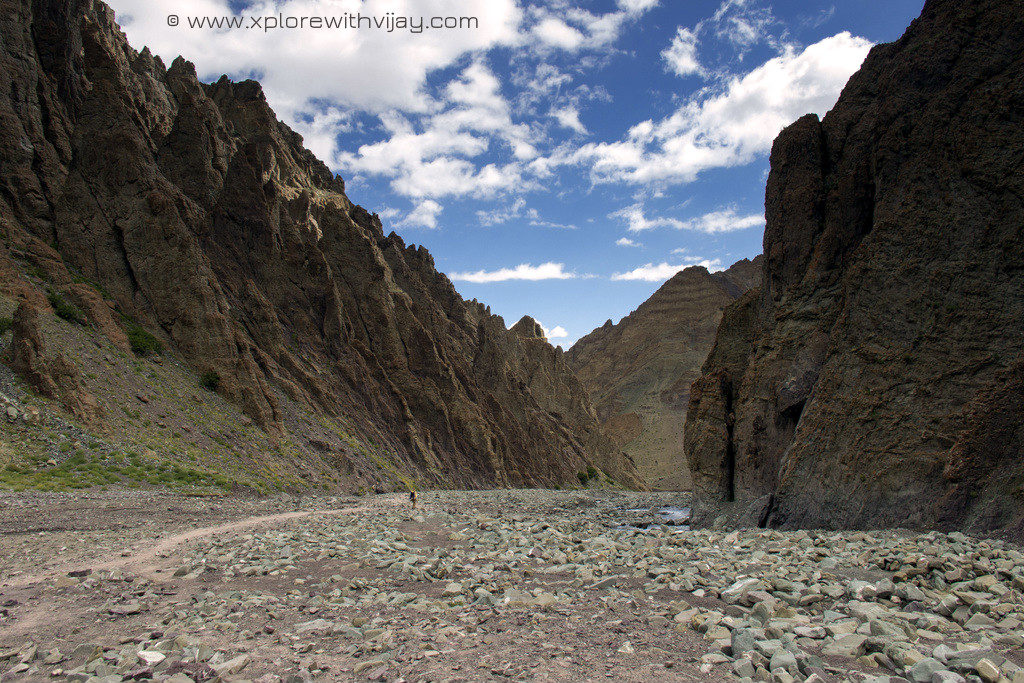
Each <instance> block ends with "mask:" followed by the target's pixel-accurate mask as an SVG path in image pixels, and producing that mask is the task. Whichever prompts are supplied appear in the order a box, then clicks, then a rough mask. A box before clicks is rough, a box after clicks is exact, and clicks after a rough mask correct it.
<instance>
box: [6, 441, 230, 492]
mask: <svg viewBox="0 0 1024 683" xmlns="http://www.w3.org/2000/svg"><path fill="white" fill-rule="evenodd" d="M43 458H44V456H35V457H33V458H32V459H31V460H29V461H28V462H24V463H21V464H8V465H7V466H5V467H3V468H2V469H0V488H7V489H13V490H15V491H24V490H26V489H36V490H39V491H68V490H72V489H86V488H92V487H96V486H108V485H123V486H129V487H138V486H142V485H145V484H150V485H152V486H165V487H170V488H174V489H193V488H217V489H223V490H227V489H230V488H231V486H232V481H231V479H229V478H228V477H226V476H224V475H222V474H218V473H215V472H207V471H203V470H199V469H195V468H192V467H187V466H182V465H179V464H177V463H172V462H162V463H155V462H146V461H145V460H143V459H142V458H140V457H139V456H138V455H137V454H135V453H130V454H128V455H121V454H117V453H112V454H108V455H103V454H98V453H94V452H93V453H90V452H88V451H84V450H77V451H75V452H74V454H73V455H71V457H69V458H67V459H66V460H64V461H63V462H61V463H60V464H59V465H55V466H53V465H49V466H48V465H47V464H46V461H45V460H44V459H43Z"/></svg>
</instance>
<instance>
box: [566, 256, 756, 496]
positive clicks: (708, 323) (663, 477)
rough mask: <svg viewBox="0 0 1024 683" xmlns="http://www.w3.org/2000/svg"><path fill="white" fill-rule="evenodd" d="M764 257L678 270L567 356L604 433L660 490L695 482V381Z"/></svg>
mask: <svg viewBox="0 0 1024 683" xmlns="http://www.w3.org/2000/svg"><path fill="white" fill-rule="evenodd" d="M761 260H762V259H761V257H760V256H759V257H757V258H756V259H754V260H752V261H751V260H747V259H744V260H743V261H740V262H739V263H737V264H735V265H733V266H732V267H731V268H729V269H728V270H727V271H725V272H721V273H714V274H712V273H709V272H708V271H707V269H706V268H703V267H700V266H694V267H692V268H687V269H685V270H683V271H680V272H679V273H677V274H676V275H675V276H673V277H672V278H671V279H670V280H668V282H666V283H665V284H664V285H662V287H661V288H660V289H658V291H657V292H655V293H654V294H653V295H652V296H651V298H650V299H648V300H647V301H645V302H644V303H643V304H641V305H640V307H639V308H637V310H635V311H633V312H632V313H631V314H629V315H628V316H626V317H625V318H623V319H622V320H621V321H620V322H619V323H618V324H617V325H613V324H612V321H610V320H609V321H608V322H607V323H605V324H604V325H603V326H602V327H599V328H597V329H596V330H594V331H593V332H591V333H590V334H588V335H587V336H585V337H583V338H582V339H580V340H579V341H578V342H577V343H576V344H575V345H573V347H572V348H571V349H570V350H569V351H568V352H567V353H566V359H567V360H568V362H569V364H570V365H571V366H572V368H573V370H574V371H575V372H576V374H577V375H578V376H579V378H580V379H581V380H582V381H583V383H584V386H585V387H586V388H587V390H588V391H589V392H590V394H591V396H592V397H593V399H594V403H595V404H596V407H597V414H598V417H599V418H600V419H601V423H602V424H603V425H604V428H605V431H606V432H607V433H608V434H609V436H611V437H612V438H613V439H614V440H615V442H616V444H617V445H618V446H620V447H621V448H623V449H624V450H625V451H626V452H627V453H628V454H629V455H630V456H631V457H632V458H633V460H634V461H635V462H636V463H637V467H638V468H639V469H640V471H641V473H642V474H643V475H644V476H645V477H646V478H647V480H648V481H649V482H650V483H651V484H652V485H653V486H655V487H657V488H661V489H665V490H686V489H689V488H690V486H691V482H690V476H689V472H688V468H687V467H686V458H685V455H684V453H683V424H684V422H685V420H686V409H687V405H688V402H689V394H690V385H691V384H692V383H693V381H694V380H695V379H697V377H699V376H700V370H701V366H702V365H703V363H704V360H705V359H706V358H707V355H708V352H709V351H710V350H711V346H712V345H713V344H714V341H715V331H716V330H717V329H718V323H719V321H720V320H721V318H722V311H723V310H724V309H725V307H726V306H728V305H729V304H730V303H731V302H733V301H735V300H736V298H737V297H738V296H740V295H741V294H742V293H743V292H745V291H746V290H748V289H750V288H751V287H757V286H759V284H760V277H761Z"/></svg>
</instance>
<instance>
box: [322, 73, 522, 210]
mask: <svg viewBox="0 0 1024 683" xmlns="http://www.w3.org/2000/svg"><path fill="white" fill-rule="evenodd" d="M445 102H446V103H445V105H444V107H443V108H442V109H441V110H440V111H438V112H437V113H434V114H431V115H429V116H423V117H420V120H419V121H417V122H413V121H411V120H410V119H409V118H407V117H406V116H403V115H402V114H400V113H397V112H386V113H384V114H382V115H381V116H380V121H381V125H382V126H383V128H384V130H385V132H386V133H387V134H388V135H389V137H388V138H387V139H385V140H381V141H380V142H376V143H373V144H368V145H363V146H361V147H360V148H359V149H358V150H357V151H356V152H355V153H349V152H342V153H340V154H338V155H337V157H336V161H337V163H338V164H339V165H340V166H341V167H342V168H345V169H348V170H350V171H355V172H361V173H367V174H370V175H379V176H384V177H388V178H391V189H392V190H394V191H395V192H397V193H398V194H401V195H404V196H407V197H414V198H427V197H429V198H435V199H436V198H440V197H447V196H459V197H461V196H473V197H478V198H486V197H494V196H496V195H499V194H502V193H504V192H506V191H507V190H508V189H510V188H513V187H516V188H519V189H523V188H526V187H529V186H530V184H529V182H528V180H526V179H524V177H523V164H522V162H523V161H526V160H529V159H532V158H534V157H535V156H536V154H537V151H536V149H535V148H534V147H533V143H532V140H533V134H532V132H531V131H530V129H529V128H528V127H527V126H525V125H522V124H516V123H514V122H513V120H512V115H511V110H510V107H509V104H508V102H507V101H506V100H505V99H504V97H503V96H502V94H501V82H500V81H499V80H498V78H497V77H496V76H495V75H494V73H493V72H492V71H491V70H490V68H488V67H487V65H486V64H484V63H483V62H481V61H475V62H473V63H471V64H470V65H469V66H468V67H466V69H465V70H463V72H462V74H461V75H460V77H459V78H458V79H456V80H453V81H452V82H451V83H449V84H448V86H447V87H446V88H445ZM417 124H418V125H417ZM492 140H496V141H497V142H498V143H499V144H502V145H505V146H506V147H508V149H509V150H510V151H511V152H512V156H513V157H514V159H515V160H514V161H510V162H508V163H504V164H497V163H489V164H480V163H479V162H477V161H476V159H478V158H479V157H480V156H481V155H483V154H485V153H487V152H488V151H490V150H491V146H492Z"/></svg>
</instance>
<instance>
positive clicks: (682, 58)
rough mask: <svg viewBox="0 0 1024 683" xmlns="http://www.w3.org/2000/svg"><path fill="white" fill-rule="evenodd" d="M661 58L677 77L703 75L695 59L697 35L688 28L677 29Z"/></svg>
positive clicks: (701, 68) (702, 70)
mask: <svg viewBox="0 0 1024 683" xmlns="http://www.w3.org/2000/svg"><path fill="white" fill-rule="evenodd" d="M661 58H662V59H664V60H665V62H666V63H667V64H668V66H669V68H670V69H671V70H672V71H673V72H674V73H675V74H676V75H677V76H690V75H698V76H699V75H702V74H703V73H704V67H702V66H701V65H700V61H699V60H698V59H697V34H696V33H694V32H693V31H692V30H690V29H688V28H684V27H682V26H680V27H679V29H678V30H677V31H676V35H675V37H674V38H673V39H672V44H671V45H670V46H669V47H668V48H666V49H665V51H664V52H662V53H661Z"/></svg>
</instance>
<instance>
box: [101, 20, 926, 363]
mask: <svg viewBox="0 0 1024 683" xmlns="http://www.w3.org/2000/svg"><path fill="white" fill-rule="evenodd" d="M108 2H110V4H111V6H113V7H114V9H115V11H116V12H117V14H118V20H119V22H120V23H121V25H122V27H123V28H124V29H125V31H126V33H127V34H128V37H129V39H130V40H131V41H132V43H133V45H135V47H137V48H139V49H141V47H142V46H143V45H149V46H150V47H151V49H153V51H154V52H156V53H157V54H160V55H161V56H162V57H163V58H164V59H165V60H166V61H167V62H168V63H170V61H171V60H172V59H173V58H174V57H175V56H177V54H178V53H182V54H184V55H185V56H186V57H187V58H188V59H190V60H191V61H193V62H194V63H195V64H196V66H197V70H198V71H199V74H200V77H201V78H204V79H210V80H213V79H216V78H218V77H219V76H220V75H221V74H222V73H227V74H228V75H230V76H231V77H233V78H245V77H256V78H259V79H260V80H261V81H262V82H263V84H264V89H265V90H266V92H267V96H268V99H269V100H270V102H271V104H272V105H273V106H274V107H275V109H276V110H277V112H278V115H279V116H280V117H281V118H282V119H283V120H284V121H286V122H287V123H289V124H290V125H292V126H293V127H294V128H295V129H296V130H298V131H299V132H300V133H302V134H303V136H304V137H305V140H306V143H307V145H308V146H309V147H310V148H311V149H313V151H314V152H316V153H317V155H318V156H319V157H320V158H321V159H323V160H324V161H326V162H327V163H328V164H329V165H330V166H331V167H332V168H333V169H334V170H335V171H336V172H338V173H340V174H341V175H342V176H343V177H344V178H345V179H346V182H347V187H348V193H349V196H350V197H351V198H352V200H353V201H355V202H357V203H359V204H362V205H363V206H365V207H366V208H368V209H369V210H371V211H375V212H377V213H379V214H380V215H381V217H382V219H383V220H384V223H385V229H386V230H389V229H394V230H396V231H397V232H398V233H399V234H401V235H402V236H403V237H404V238H405V240H406V242H409V243H416V244H424V245H426V246H427V247H428V248H429V249H430V251H431V253H432V254H433V255H434V258H435V261H436V263H437V267H438V269H440V270H441V271H443V272H446V273H448V274H449V275H450V276H451V277H452V279H453V280H454V281H455V284H456V287H457V288H458V290H459V291H460V292H461V293H462V294H463V296H464V297H466V298H476V299H479V300H481V301H483V302H485V303H487V304H489V305H490V306H491V308H492V310H493V311H494V312H496V313H498V314H500V315H502V316H504V317H505V320H506V322H507V323H508V324H509V325H511V324H513V323H514V322H516V320H518V319H519V318H520V317H521V316H522V315H524V314H530V315H533V316H534V317H535V318H537V319H538V320H539V321H541V323H542V324H543V325H545V327H546V328H547V329H548V330H550V331H551V335H550V336H551V340H552V342H554V343H556V344H562V345H563V346H569V345H571V344H572V343H573V342H574V341H575V340H576V339H578V338H579V337H581V336H583V335H584V334H586V333H587V332H589V331H590V330H591V329H593V328H594V327H597V326H599V325H601V324H602V323H603V322H604V321H605V320H606V319H609V318H611V319H612V320H616V321H617V320H619V319H620V318H621V317H622V316H624V315H626V314H628V313H629V312H630V311H631V310H633V309H634V308H636V306H638V305H639V304H640V303H641V302H642V301H644V300H645V299H646V298H647V297H648V296H650V295H651V293H653V292H654V291H655V290H656V289H657V288H658V287H659V286H660V285H661V283H662V282H664V280H666V279H667V278H668V277H670V276H671V274H672V273H673V272H674V271H675V270H677V269H679V268H681V267H685V266H687V265H692V264H704V265H707V266H708V267H709V268H711V269H716V268H724V267H727V266H729V265H730V264H732V263H733V262H735V261H737V260H739V259H741V258H749V257H753V256H755V255H757V254H758V253H760V251H761V238H762V234H763V230H764V223H763V202H764V182H765V179H766V176H767V169H768V163H767V157H768V151H769V149H770V145H771V140H772V139H773V138H774V137H775V135H776V134H777V133H778V131H779V130H780V129H781V127H782V126H784V125H785V124H787V123H789V122H791V121H792V120H795V119H796V118H797V117H799V116H800V115H802V114H803V113H806V112H809V111H814V112H816V113H819V114H824V113H825V112H826V111H827V110H828V109H829V108H830V107H831V106H832V104H834V102H835V99H836V97H837V96H838V93H839V91H840V89H841V88H842V85H843V84H844V83H845V82H846V80H847V79H848V77H849V76H850V74H852V73H853V71H855V70H856V69H857V67H858V66H859V65H860V63H861V61H862V60H863V57H864V55H865V54H866V52H867V50H868V49H869V47H870V46H871V44H874V43H879V42H887V41H891V40H894V39H896V38H898V37H899V36H900V35H901V34H902V33H903V31H904V29H905V28H906V26H907V25H908V24H909V23H910V21H911V20H912V19H913V18H915V17H916V16H917V15H918V14H919V13H920V11H921V8H922V5H923V1H922V0H892V1H891V2H888V3H885V5H884V9H883V8H882V7H881V6H880V5H879V4H878V3H877V2H869V1H867V0H842V1H841V2H840V1H838V0H836V1H834V2H833V1H829V0H811V1H807V2H792V1H785V2H783V1H778V2H760V1H758V0H724V1H723V0H713V1H712V0H709V1H704V0H691V1H681V0H660V1H659V0H593V1H590V2H587V1H578V2H564V1H563V0H548V1H546V2H543V1H540V0H463V1H462V2H459V3H458V4H457V6H458V11H457V12H453V11H452V9H451V8H452V7H453V6H454V5H455V3H450V2H445V0H276V1H275V0H261V1H259V2H242V1H239V0H112V1H111V0H108ZM348 12H351V13H356V12H359V13H362V14H364V15H367V16H380V17H384V16H386V13H387V12H395V14H394V15H392V16H411V17H415V18H418V17H420V16H427V17H430V16H447V15H451V14H457V15H459V16H471V17H476V18H477V19H478V21H479V26H478V27H477V28H468V29H451V30H445V29H440V30H436V31H424V32H423V33H418V34H413V33H410V32H408V31H403V30H396V31H393V32H390V33H389V32H386V31H378V30H373V29H363V30H345V29H314V28H305V29H303V28H299V29H291V30H289V29H277V30H259V29H251V30H212V29H199V28H189V27H188V20H189V18H190V17H201V16H226V15H237V16H243V17H246V19H247V21H248V18H249V17H263V16H272V17H274V16H276V17H280V18H282V20H283V17H314V16H341V15H343V14H344V13H348ZM171 14H174V15H178V16H179V17H180V23H179V25H178V26H176V27H171V26H169V25H168V24H169V22H168V20H167V17H168V15H171Z"/></svg>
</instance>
